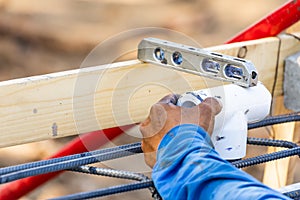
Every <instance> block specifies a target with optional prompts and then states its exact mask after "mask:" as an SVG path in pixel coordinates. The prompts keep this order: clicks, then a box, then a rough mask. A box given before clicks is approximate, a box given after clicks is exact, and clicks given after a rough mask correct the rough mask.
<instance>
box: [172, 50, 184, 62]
mask: <svg viewBox="0 0 300 200" xmlns="http://www.w3.org/2000/svg"><path fill="white" fill-rule="evenodd" d="M172 60H173V63H174V64H176V65H181V63H182V61H183V59H182V54H181V53H180V52H178V51H176V52H174V53H173V55H172Z"/></svg>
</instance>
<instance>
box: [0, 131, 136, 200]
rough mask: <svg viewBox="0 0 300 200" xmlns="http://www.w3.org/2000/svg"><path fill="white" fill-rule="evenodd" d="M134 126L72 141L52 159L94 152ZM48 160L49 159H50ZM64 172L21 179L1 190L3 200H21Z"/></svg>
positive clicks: (88, 134) (91, 134)
mask: <svg viewBox="0 0 300 200" xmlns="http://www.w3.org/2000/svg"><path fill="white" fill-rule="evenodd" d="M131 127H133V125H128V126H123V127H121V128H119V127H115V128H110V129H105V130H102V131H95V132H91V133H87V134H84V135H81V136H80V137H78V138H76V139H74V140H72V141H71V142H70V143H68V144H67V145H66V146H65V147H64V148H62V149H61V150H60V151H59V152H57V153H56V154H55V155H53V156H51V157H50V158H57V157H62V156H68V155H72V154H77V153H82V152H86V151H92V150H95V149H98V148H99V147H100V146H102V145H104V144H106V143H107V142H108V141H110V140H112V139H114V138H115V137H117V136H119V135H121V134H122V133H123V131H125V130H128V129H129V128H131ZM50 158H48V159H50ZM61 172H63V171H59V172H53V173H49V174H43V175H38V176H32V177H28V178H24V179H20V180H17V181H14V182H11V183H8V184H6V185H5V186H4V187H2V188H1V190H0V199H1V200H14V199H19V198H21V197H22V196H24V195H26V194H28V193H29V192H31V191H32V190H34V189H35V188H37V187H38V186H40V185H42V184H43V183H45V182H47V181H48V180H50V179H52V178H54V177H55V176H57V175H59V174H60V173H61Z"/></svg>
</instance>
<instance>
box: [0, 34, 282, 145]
mask: <svg viewBox="0 0 300 200" xmlns="http://www.w3.org/2000/svg"><path fill="white" fill-rule="evenodd" d="M278 41H279V40H278V38H266V39H261V40H255V41H249V42H243V43H236V44H230V45H221V46H217V47H212V48H210V50H214V51H219V52H222V53H225V54H229V55H234V56H236V55H237V54H238V53H239V51H240V49H241V48H243V49H244V48H245V47H246V49H247V53H246V56H245V58H246V59H251V60H252V62H253V63H254V64H255V65H256V67H257V69H258V71H259V74H260V80H261V81H262V82H263V83H264V84H265V85H266V86H267V88H268V89H271V88H272V86H273V81H274V73H275V67H276V56H277V51H278V44H279V43H278ZM283 42H284V41H283ZM218 84H221V83H220V82H216V81H211V80H207V79H203V78H202V77H197V76H195V75H191V74H186V73H182V72H177V71H172V70H169V69H165V68H162V67H158V66H153V65H149V64H144V63H143V64H142V63H140V62H139V61H128V62H122V63H115V64H112V65H107V66H97V67H91V68H85V69H81V70H72V71H66V72H60V73H54V74H47V75H42V76H35V77H28V78H24V79H16V80H11V81H4V82H1V83H0V94H1V98H0V147H4V146H10V145H16V144H21V143H28V142H33V141H39V140H45V139H51V138H58V137H64V136H68V135H76V134H79V133H84V132H89V131H94V130H99V129H103V128H109V127H114V126H120V125H125V124H129V123H136V122H139V121H141V120H143V119H144V118H145V117H146V116H147V114H148V111H149V108H150V106H151V105H152V104H153V103H155V102H156V101H157V100H158V99H160V98H161V97H162V96H164V95H165V94H168V93H170V92H174V93H182V92H184V91H189V90H196V89H201V88H205V87H212V86H215V85H218Z"/></svg>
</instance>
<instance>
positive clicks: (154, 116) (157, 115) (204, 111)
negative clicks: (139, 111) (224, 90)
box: [140, 94, 222, 168]
mask: <svg viewBox="0 0 300 200" xmlns="http://www.w3.org/2000/svg"><path fill="white" fill-rule="evenodd" d="M177 100H178V95H174V94H172V95H168V96H166V97H164V98H163V99H161V100H160V101H159V102H158V103H156V104H154V105H153V106H152V107H151V110H150V114H149V116H148V118H147V119H146V120H145V121H144V122H142V123H141V124H140V130H141V132H142V134H143V140H142V149H143V152H144V158H145V162H146V163H147V165H149V166H150V167H151V168H152V167H153V166H154V164H155V162H156V151H157V149H158V145H159V143H160V142H161V140H162V138H163V137H164V135H165V134H166V133H168V132H169V131H170V130H171V129H172V128H173V127H175V126H177V125H180V124H196V125H198V126H201V127H202V128H203V129H205V130H206V131H207V133H208V134H210V135H211V133H212V131H213V127H214V119H215V116H216V115H217V114H218V113H219V112H220V111H221V109H222V106H221V104H220V103H219V101H218V100H216V99H215V98H207V99H205V100H204V101H203V102H202V103H201V104H199V105H198V106H194V107H192V108H185V107H179V106H176V103H177Z"/></svg>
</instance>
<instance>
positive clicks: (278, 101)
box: [263, 33, 300, 188]
mask: <svg viewBox="0 0 300 200" xmlns="http://www.w3.org/2000/svg"><path fill="white" fill-rule="evenodd" d="M295 34H296V33H295ZM292 35H293V33H291V35H280V36H279V38H280V40H281V44H280V52H279V55H278V56H279V57H278V59H279V60H278V67H277V69H276V70H277V79H276V82H275V87H274V95H275V97H274V98H273V115H280V114H286V113H291V112H292V111H291V110H287V109H286V108H285V107H284V104H283V96H282V95H283V88H282V83H283V75H284V59H285V58H286V57H288V56H290V55H293V54H294V53H296V52H298V51H300V41H299V39H297V37H293V36H292ZM294 129H295V122H291V123H286V124H280V125H275V126H273V136H274V139H279V140H287V141H293V138H294ZM279 150H281V149H280V148H273V147H270V148H268V152H269V153H271V152H274V151H279ZM290 160H291V158H290V157H289V158H285V159H281V160H276V161H274V162H268V163H266V166H265V173H264V177H263V182H264V183H265V184H266V185H268V186H270V187H272V188H280V187H283V186H285V185H286V184H287V180H288V174H289V173H291V171H290V170H289V165H290Z"/></svg>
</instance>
